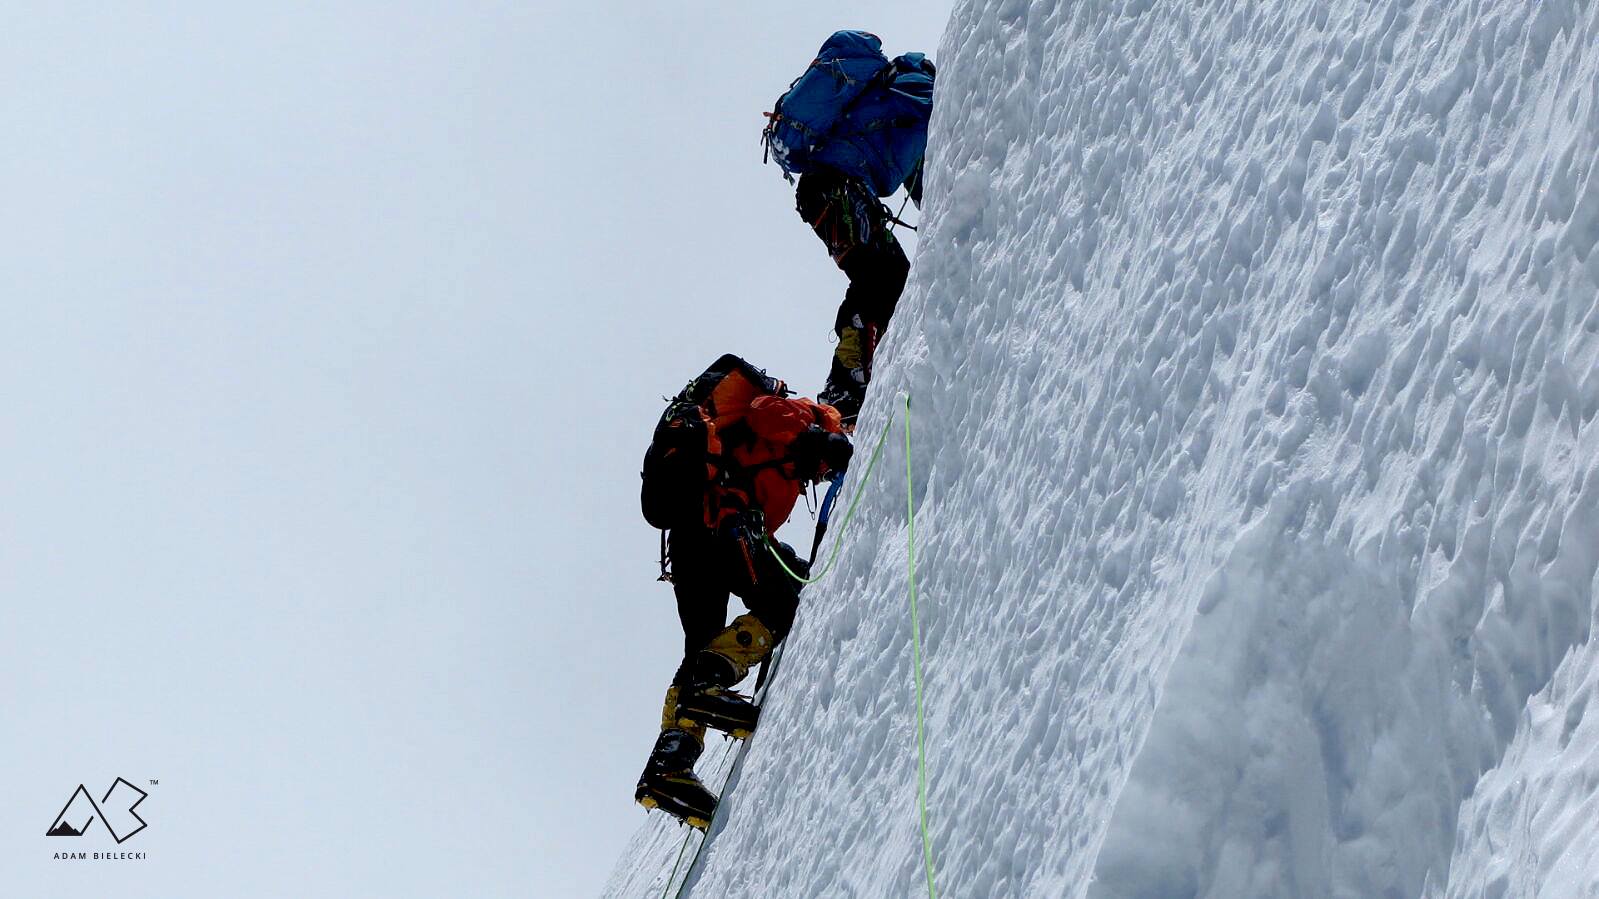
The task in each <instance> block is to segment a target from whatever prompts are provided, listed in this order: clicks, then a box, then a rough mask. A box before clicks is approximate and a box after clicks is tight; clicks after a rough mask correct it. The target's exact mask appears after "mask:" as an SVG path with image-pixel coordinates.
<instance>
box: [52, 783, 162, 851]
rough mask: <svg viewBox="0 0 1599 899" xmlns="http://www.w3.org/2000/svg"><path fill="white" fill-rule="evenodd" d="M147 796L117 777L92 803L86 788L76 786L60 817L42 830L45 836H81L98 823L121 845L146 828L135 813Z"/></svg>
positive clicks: (143, 821)
mask: <svg viewBox="0 0 1599 899" xmlns="http://www.w3.org/2000/svg"><path fill="white" fill-rule="evenodd" d="M149 795H150V794H149V793H146V792H145V791H143V790H141V789H139V788H138V787H136V786H134V785H133V784H131V783H129V782H128V781H127V780H126V779H125V778H121V777H119V778H117V779H116V780H115V781H113V782H112V783H111V789H109V790H106V792H105V795H104V796H102V797H101V798H100V801H99V802H95V801H94V797H93V796H91V795H89V790H88V788H86V787H85V786H84V785H83V784H78V788H77V789H76V790H73V791H72V795H71V796H69V797H67V804H66V805H64V806H62V807H61V812H60V814H58V815H56V818H55V821H54V822H52V823H51V824H50V829H49V830H47V831H45V832H44V835H45V836H47V837H81V836H83V835H84V834H85V833H87V832H88V831H89V828H90V827H91V826H92V825H93V824H94V822H95V821H96V820H98V821H99V822H100V823H101V824H104V825H105V829H106V830H107V831H108V832H110V834H111V836H112V837H113V838H115V839H116V841H117V842H118V843H121V842H123V841H124V840H127V839H128V838H129V837H132V836H133V835H134V834H136V833H138V832H139V831H141V830H144V829H145V828H146V827H148V826H149V825H148V824H146V823H145V820H144V819H143V818H141V817H139V815H138V813H136V812H135V811H134V809H135V808H138V806H139V803H141V802H143V801H144V800H145V798H146V797H147V796H149ZM108 812H109V813H108ZM79 822H82V823H81V824H80V823H79Z"/></svg>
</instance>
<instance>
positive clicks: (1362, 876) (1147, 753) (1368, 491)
mask: <svg viewBox="0 0 1599 899" xmlns="http://www.w3.org/2000/svg"><path fill="white" fill-rule="evenodd" d="M940 49H941V52H940V54H939V56H938V57H937V61H938V63H939V65H940V85H939V91H940V93H939V100H938V108H937V111H936V113H935V116H934V123H933V134H932V138H931V147H932V149H931V156H930V167H929V178H928V198H929V199H928V208H927V209H926V210H925V215H924V217H923V222H924V223H925V224H924V226H923V230H922V233H921V235H920V236H921V244H920V248H919V252H918V255H917V258H916V263H915V265H916V270H915V273H914V278H913V285H912V286H911V288H910V290H909V291H908V293H907V295H906V298H905V299H904V301H903V302H902V304H901V307H900V312H899V313H898V316H897V317H896V319H895V320H894V322H893V326H892V328H891V329H890V331H889V334H888V339H887V342H886V344H885V346H884V348H883V351H882V355H881V356H880V362H879V375H878V380H877V381H876V382H875V383H874V385H873V391H874V394H873V397H872V398H871V401H870V402H869V404H868V407H867V411H866V414H865V416H864V418H863V425H862V433H863V434H864V435H875V434H876V433H877V431H878V429H880V428H881V427H883V425H884V423H885V422H887V421H888V420H889V418H890V416H891V415H892V414H893V412H894V409H895V405H894V402H893V399H894V396H895V394H896V393H897V392H899V391H909V392H910V393H911V394H912V395H913V396H914V397H915V404H916V412H915V422H914V431H913V435H914V443H915V452H916V458H915V460H914V462H915V467H916V479H915V484H914V490H915V498H916V502H917V506H918V513H917V514H918V520H917V528H918V539H919V546H918V556H919V559H920V563H921V567H920V574H919V580H920V584H921V588H922V610H923V621H922V625H923V639H924V644H925V645H924V652H925V662H926V670H927V685H926V687H927V694H926V695H927V703H928V753H929V757H930V793H931V795H930V803H929V805H930V816H931V824H932V830H933V843H934V855H935V858H936V866H937V876H938V882H939V886H940V895H943V896H950V897H986V896H1072V897H1083V896H1090V897H1096V899H1098V897H1165V896H1179V897H1187V896H1203V897H1218V899H1219V897H1251V896H1262V897H1265V896H1272V897H1278V896H1336V897H1372V896H1382V897H1388V896H1393V897H1422V896H1424V897H1441V896H1449V897H1457V896H1458V897H1478V896H1483V897H1500V896H1518V897H1519V896H1526V897H1531V896H1540V897H1563V896H1599V873H1596V872H1599V825H1596V824H1594V823H1593V822H1594V821H1595V820H1599V800H1596V798H1595V791H1596V790H1599V721H1594V720H1592V719H1590V718H1588V717H1587V716H1586V712H1587V710H1588V708H1589V706H1590V704H1591V703H1590V700H1592V699H1593V698H1594V693H1595V681H1596V679H1599V676H1596V673H1595V672H1596V671H1599V649H1596V648H1595V647H1594V646H1593V645H1592V644H1591V643H1590V642H1589V640H1590V634H1591V633H1592V625H1593V618H1594V614H1595V603H1594V590H1595V583H1596V582H1595V573H1596V567H1599V425H1596V424H1595V416H1596V415H1599V252H1596V246H1599V167H1596V162H1595V159H1596V155H1599V154H1596V150H1599V2H1595V0H1540V2H1536V3H1529V2H1526V0H1465V2H1454V0H1390V2H1357V0H1282V2H1277V3H1271V4H1262V3H1256V2H1247V0H1215V2H1209V3H1202V4H1201V3H1192V4H1179V3H1153V2H1149V0H1100V2H1078V3H1066V2H1047V0H1046V2H1036V3H1031V4H1028V3H1023V2H1019V0H992V2H978V0H972V2H967V3H963V4H961V5H960V6H959V7H958V8H957V9H956V12H955V14H954V16H953V18H952V21H951V23H950V26H949V30H948V31H947V33H946V37H945V41H944V45H943V46H942V47H941V48H940ZM817 315H818V318H819V320H820V318H821V317H822V316H823V315H831V310H830V309H823V308H821V307H819V308H818V310H817ZM904 462H905V459H904V455H903V452H902V451H901V450H900V449H899V448H898V446H897V438H896V440H893V441H891V442H890V444H889V449H888V450H887V453H886V458H885V461H884V464H883V469H882V472H881V473H879V474H878V476H877V477H876V479H875V480H874V481H873V482H872V483H870V484H869V485H867V486H866V487H865V489H866V497H865V500H864V502H863V506H862V513H861V515H862V519H861V521H860V522H859V523H858V524H857V525H856V526H855V527H854V529H853V532H852V533H850V534H849V535H848V536H847V538H846V542H845V547H844V553H843V557H842V561H841V563H840V570H839V571H838V572H836V573H835V574H833V575H832V576H831V577H830V579H829V580H828V581H826V582H825V583H823V584H821V585H819V586H817V587H815V588H812V589H810V590H809V591H808V592H807V593H806V597H805V606H804V608H803V610H802V612H801V619H800V621H799V624H798V625H797V628H796V631H795V633H794V634H793V636H792V638H791V644H790V647H789V648H790V652H789V654H788V657H787V658H786V659H785V661H784V663H783V670H782V672H781V679H780V681H779V682H778V683H777V685H776V688H775V689H774V691H773V695H772V696H771V700H770V703H769V706H768V711H767V714H766V717H765V719H764V722H763V729H762V732H761V733H760V734H759V735H758V737H757V739H756V740H755V742H754V743H753V744H752V746H751V748H750V752H749V755H748V759H747V764H746V765H745V767H744V769H743V772H742V775H741V777H740V778H739V779H738V780H737V782H736V784H735V787H736V789H733V790H730V792H729V798H728V799H727V805H726V809H727V816H726V819H725V821H724V825H723V826H721V827H720V828H719V829H718V832H717V833H716V834H715V835H714V838H713V840H712V842H711V843H710V845H709V848H708V849H707V850H706V853H705V856H704V858H703V859H702V860H701V863H700V864H699V865H697V866H696V867H695V869H694V870H693V871H692V872H690V873H689V875H688V887H689V888H688V890H687V891H686V894H687V895H691V896H717V897H722V896H759V897H813V896H825V897H836V896H862V897H876V896H893V897H909V896H917V895H925V893H926V887H925V883H924V881H923V874H922V869H921V853H920V838H919V836H918V830H917V815H916V810H915V788H916V773H915V738H914V719H913V715H912V711H913V700H912V684H911V675H910V659H911V651H910V646H909V638H910V622H909V619H908V616H907V611H906V596H905V587H906V575H905V551H906V527H905V510H904V502H905V500H904V493H903V490H904V487H903V483H902V482H901V480H900V478H902V474H900V473H901V472H903V470H904ZM720 757H721V751H720V750H718V749H713V750H712V751H711V752H708V753H707V760H706V768H707V769H710V768H712V767H714V766H715V765H716V763H717V762H718V760H719V759H720ZM630 787H631V785H630V784H618V785H616V786H615V789H620V790H626V789H630ZM681 835H682V831H680V830H679V829H678V828H677V827H675V826H672V825H670V824H668V823H667V822H665V821H664V820H662V819H660V818H659V816H657V817H656V818H655V819H652V820H651V821H650V822H649V823H648V824H646V825H645V826H644V827H643V829H641V831H640V832H639V835H638V837H637V838H636V840H635V843H634V845H633V847H632V849H631V850H630V851H629V852H628V854H627V855H626V856H624V857H623V858H622V859H621V860H620V862H619V863H618V866H617V870H616V873H615V875H614V876H613V878H612V881H611V884H610V887H609V889H608V891H607V895H608V896H613V897H636V896H638V897H642V896H658V895H660V894H661V892H662V889H663V888H664V886H665V885H666V880H667V876H668V872H669V871H670V870H671V867H672V864H673V858H674V855H675V853H676V852H677V851H678V848H679V846H680V845H681V839H682V836H681Z"/></svg>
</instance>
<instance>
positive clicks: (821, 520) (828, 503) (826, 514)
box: [805, 471, 844, 567]
mask: <svg viewBox="0 0 1599 899" xmlns="http://www.w3.org/2000/svg"><path fill="white" fill-rule="evenodd" d="M843 486H844V472H842V471H837V472H834V473H833V476H832V477H831V478H829V479H828V484H827V494H826V495H825V496H823V497H822V507H821V508H820V509H819V510H817V513H816V539H815V540H812V541H811V559H810V561H809V562H806V563H805V564H806V566H807V567H814V566H815V565H816V553H817V551H818V550H820V549H821V548H822V538H823V537H824V536H826V535H827V522H828V520H829V519H831V518H832V517H833V504H834V503H836V502H838V491H839V490H840V489H842V488H843Z"/></svg>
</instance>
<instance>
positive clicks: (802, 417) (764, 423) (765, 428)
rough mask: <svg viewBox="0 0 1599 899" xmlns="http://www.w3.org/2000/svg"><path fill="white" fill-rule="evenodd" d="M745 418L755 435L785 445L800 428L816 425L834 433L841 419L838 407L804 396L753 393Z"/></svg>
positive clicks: (790, 441)
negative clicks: (789, 396)
mask: <svg viewBox="0 0 1599 899" xmlns="http://www.w3.org/2000/svg"><path fill="white" fill-rule="evenodd" d="M745 421H747V422H749V426H750V428H751V429H752V430H754V431H755V436H757V437H759V438H760V439H762V440H769V441H771V442H772V443H775V444H778V445H779V446H783V447H787V446H788V445H789V444H790V443H793V442H794V438H795V437H798V436H799V434H800V432H801V431H803V430H805V429H806V428H808V427H810V426H811V425H817V426H818V427H820V428H821V429H822V430H824V431H831V432H833V433H835V434H837V433H840V432H842V431H843V429H844V428H843V421H842V419H840V418H839V415H838V410H837V409H834V408H833V407H832V406H824V405H822V404H821V403H815V402H812V401H810V400H808V399H804V398H799V399H790V398H788V397H781V396H762V397H756V398H755V400H754V401H752V402H751V403H750V411H749V415H748V416H746V418H745Z"/></svg>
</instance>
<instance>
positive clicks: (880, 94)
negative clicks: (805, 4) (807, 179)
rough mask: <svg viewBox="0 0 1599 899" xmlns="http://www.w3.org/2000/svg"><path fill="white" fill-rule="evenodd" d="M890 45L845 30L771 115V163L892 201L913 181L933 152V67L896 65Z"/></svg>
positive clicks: (921, 60)
mask: <svg viewBox="0 0 1599 899" xmlns="http://www.w3.org/2000/svg"><path fill="white" fill-rule="evenodd" d="M882 47H883V42H882V41H880V40H878V38H877V35H875V34H868V33H866V32H864V31H840V32H837V33H836V34H834V35H833V36H832V37H830V38H828V39H827V42H826V43H824V44H822V49H821V52H819V53H817V54H816V60H815V61H814V62H812V63H811V65H810V67H809V68H807V69H806V70H805V72H804V74H802V75H800V76H799V78H797V79H795V80H794V83H793V84H791V85H789V88H788V92H787V93H785V94H783V96H781V97H779V98H778V99H777V105H776V106H775V107H774V108H773V109H772V111H771V112H770V113H767V119H768V121H767V123H766V131H765V132H764V133H763V134H762V135H761V140H762V142H763V143H764V144H765V145H766V153H767V158H768V159H771V160H775V161H776V162H777V164H778V166H779V167H781V168H782V169H783V172H784V173H785V176H787V177H789V178H790V179H792V176H794V175H801V174H804V173H806V172H811V171H816V170H817V169H831V170H833V171H837V172H841V173H843V174H845V175H852V176H854V177H857V178H860V179H861V180H862V181H864V182H866V185H867V187H869V188H870V189H871V191H872V193H874V194H876V195H877V196H879V197H886V196H889V195H890V194H892V193H894V191H896V190H898V189H899V186H900V185H901V184H904V183H905V180H906V179H907V178H909V177H911V175H912V173H913V172H915V171H916V167H917V166H918V165H919V164H920V163H921V161H922V156H923V154H924V153H926V151H927V119H928V117H929V116H930V115H931V114H932V111H933V75H934V68H933V63H932V62H931V61H929V60H928V59H927V57H926V56H925V55H924V54H921V53H907V54H905V55H904V56H900V57H896V58H895V59H893V60H889V58H888V57H886V56H884V55H883V49H882Z"/></svg>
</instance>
